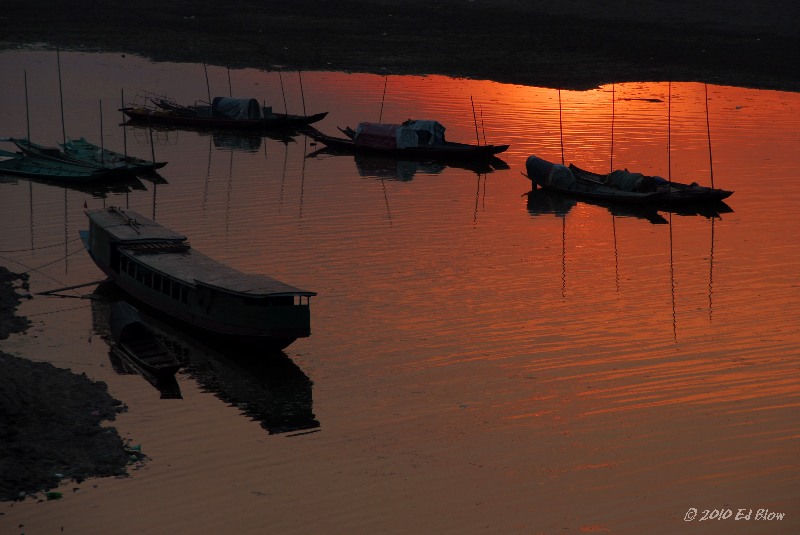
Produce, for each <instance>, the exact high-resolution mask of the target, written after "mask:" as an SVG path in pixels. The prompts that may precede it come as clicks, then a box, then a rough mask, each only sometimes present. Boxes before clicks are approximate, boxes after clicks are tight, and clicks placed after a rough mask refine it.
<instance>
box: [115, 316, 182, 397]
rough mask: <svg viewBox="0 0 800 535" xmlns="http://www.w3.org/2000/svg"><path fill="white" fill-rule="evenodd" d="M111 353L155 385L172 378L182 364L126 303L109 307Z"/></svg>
mask: <svg viewBox="0 0 800 535" xmlns="http://www.w3.org/2000/svg"><path fill="white" fill-rule="evenodd" d="M109 327H110V330H111V337H112V341H113V343H112V345H111V349H112V351H114V352H115V353H116V354H117V355H119V356H120V357H122V358H124V359H126V360H128V361H129V362H130V363H132V364H133V365H134V367H135V368H136V369H138V370H139V371H141V372H143V374H146V375H149V376H150V378H152V379H155V380H156V381H159V380H163V379H166V378H169V377H172V376H174V375H175V373H176V372H177V371H178V370H179V369H180V367H181V363H180V362H179V361H178V359H177V358H176V357H175V355H173V354H172V353H171V352H170V351H169V350H168V349H167V348H166V346H165V345H164V344H163V342H161V340H159V339H158V338H157V337H156V335H155V334H154V333H153V331H151V330H150V329H149V328H148V327H147V326H146V325H145V323H144V322H143V321H142V318H141V316H140V315H139V311H138V310H137V309H136V308H135V307H133V306H132V305H130V304H129V303H127V302H126V301H116V302H114V304H112V305H111V312H110V315H109Z"/></svg>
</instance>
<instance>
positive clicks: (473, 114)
mask: <svg viewBox="0 0 800 535" xmlns="http://www.w3.org/2000/svg"><path fill="white" fill-rule="evenodd" d="M469 101H470V103H471V104H472V120H473V122H474V123H475V137H476V138H477V139H478V145H480V144H481V136H480V134H478V118H477V117H476V116H475V102H473V100H472V95H470V96H469Z"/></svg>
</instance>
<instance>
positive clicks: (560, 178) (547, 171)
mask: <svg viewBox="0 0 800 535" xmlns="http://www.w3.org/2000/svg"><path fill="white" fill-rule="evenodd" d="M525 168H526V170H527V172H528V174H527V175H526V176H527V177H528V178H529V179H530V180H531V182H532V183H533V184H534V185H536V186H539V187H541V188H542V189H545V190H549V191H556V192H559V193H562V194H564V195H569V196H571V197H578V198H583V199H593V200H598V201H605V202H618V203H633V204H645V203H652V202H656V201H658V200H659V199H661V198H663V197H664V192H658V191H636V190H631V191H626V190H622V189H619V188H617V187H614V186H609V185H606V184H604V183H603V182H600V181H589V180H578V179H577V177H575V175H574V174H573V173H572V171H571V170H570V169H569V167H566V166H564V165H560V164H554V163H551V162H548V161H547V160H542V159H541V158H537V157H536V156H529V157H528V159H527V160H526V162H525Z"/></svg>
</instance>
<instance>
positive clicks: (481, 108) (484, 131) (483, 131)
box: [480, 106, 486, 145]
mask: <svg viewBox="0 0 800 535" xmlns="http://www.w3.org/2000/svg"><path fill="white" fill-rule="evenodd" d="M480 112H481V133H482V134H483V144H484V145H486V125H485V124H483V106H481V107H480Z"/></svg>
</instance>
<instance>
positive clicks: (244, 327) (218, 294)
mask: <svg viewBox="0 0 800 535" xmlns="http://www.w3.org/2000/svg"><path fill="white" fill-rule="evenodd" d="M86 215H87V217H88V219H89V230H88V231H81V237H82V238H83V241H84V246H85V247H86V249H87V251H88V252H89V255H90V256H91V257H92V259H93V260H94V261H95V263H96V264H97V265H98V267H100V269H102V270H103V272H105V274H106V275H108V277H109V278H111V279H112V280H113V281H114V282H115V283H116V284H117V285H118V286H120V287H121V288H122V289H123V290H125V291H126V292H127V293H128V294H130V295H131V296H133V297H134V298H136V299H138V300H140V301H142V302H143V303H145V304H146V305H149V306H150V307H152V308H154V309H156V310H158V311H159V312H161V313H163V314H166V315H168V316H170V317H172V318H175V319H178V320H180V321H182V322H184V323H186V324H188V325H190V326H193V327H196V328H198V329H202V330H204V331H206V332H208V333H211V334H215V335H220V336H226V337H234V338H235V339H236V340H237V341H249V342H254V343H257V344H259V345H260V346H261V347H265V348H269V349H283V348H284V347H286V346H288V345H289V344H291V343H292V342H293V341H294V340H296V339H297V338H300V337H306V336H309V335H310V334H311V327H310V311H309V308H310V307H309V305H310V298H311V296H313V295H316V293H315V292H310V291H305V290H301V289H299V288H295V287H294V286H290V285H288V284H285V283H283V282H281V281H278V280H276V279H273V278H271V277H267V276H265V275H251V274H245V273H242V272H240V271H237V270H235V269H233V268H231V267H228V266H226V265H224V264H221V263H220V262H217V261H216V260H213V259H211V258H209V257H208V256H206V255H204V254H202V253H200V252H198V251H196V250H194V249H192V248H191V246H190V245H189V243H188V242H187V241H186V237H185V236H182V235H181V234H178V233H177V232H174V231H172V230H170V229H168V228H166V227H163V226H161V225H159V224H158V223H156V222H154V221H152V220H150V219H147V218H146V217H144V216H142V215H140V214H138V213H136V212H133V211H128V210H122V209H120V208H115V207H111V208H107V209H96V210H87V211H86Z"/></svg>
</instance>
